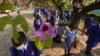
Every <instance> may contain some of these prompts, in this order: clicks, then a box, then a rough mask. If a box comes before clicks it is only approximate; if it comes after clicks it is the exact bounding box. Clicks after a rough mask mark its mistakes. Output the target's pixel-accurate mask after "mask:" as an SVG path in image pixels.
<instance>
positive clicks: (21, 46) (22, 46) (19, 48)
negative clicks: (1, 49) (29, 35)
mask: <svg viewBox="0 0 100 56" xmlns="http://www.w3.org/2000/svg"><path fill="white" fill-rule="evenodd" d="M23 48H24V44H22V45H20V46H19V47H17V48H16V49H17V50H22V49H23Z"/></svg>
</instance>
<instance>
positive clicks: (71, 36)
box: [64, 24, 78, 56]
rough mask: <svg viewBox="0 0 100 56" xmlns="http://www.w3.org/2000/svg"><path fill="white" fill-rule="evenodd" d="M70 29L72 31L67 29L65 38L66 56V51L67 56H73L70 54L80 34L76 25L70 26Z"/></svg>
mask: <svg viewBox="0 0 100 56" xmlns="http://www.w3.org/2000/svg"><path fill="white" fill-rule="evenodd" d="M69 28H70V29H67V30H66V31H65V34H64V36H65V42H64V47H65V56H66V51H68V54H67V56H70V55H73V54H71V53H70V50H71V48H72V46H73V44H74V41H75V38H76V36H77V33H78V31H77V29H76V26H75V25H72V24H70V26H69Z"/></svg>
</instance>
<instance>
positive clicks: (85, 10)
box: [78, 1, 100, 19]
mask: <svg viewBox="0 0 100 56" xmlns="http://www.w3.org/2000/svg"><path fill="white" fill-rule="evenodd" d="M95 9H100V1H99V2H97V3H92V4H90V5H89V6H85V7H84V8H83V9H82V10H81V11H80V12H79V13H78V17H79V18H78V19H80V18H81V17H83V16H84V15H86V14H87V13H88V12H90V11H92V10H95Z"/></svg>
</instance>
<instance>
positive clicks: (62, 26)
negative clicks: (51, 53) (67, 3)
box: [55, 15, 66, 43]
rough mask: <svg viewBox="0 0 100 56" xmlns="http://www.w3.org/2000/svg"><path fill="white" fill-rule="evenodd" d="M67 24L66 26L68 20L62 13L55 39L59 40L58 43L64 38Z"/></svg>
mask: <svg viewBox="0 0 100 56" xmlns="http://www.w3.org/2000/svg"><path fill="white" fill-rule="evenodd" d="M65 26H66V20H65V18H64V17H63V16H62V15H60V19H59V23H58V28H57V37H56V39H55V42H58V43H60V42H61V38H62V35H63V34H64V30H65Z"/></svg>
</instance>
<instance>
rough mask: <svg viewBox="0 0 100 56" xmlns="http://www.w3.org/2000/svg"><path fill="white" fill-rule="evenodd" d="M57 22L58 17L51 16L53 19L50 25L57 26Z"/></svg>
mask: <svg viewBox="0 0 100 56" xmlns="http://www.w3.org/2000/svg"><path fill="white" fill-rule="evenodd" d="M55 22H56V17H55V16H51V18H50V24H51V25H52V26H55Z"/></svg>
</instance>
